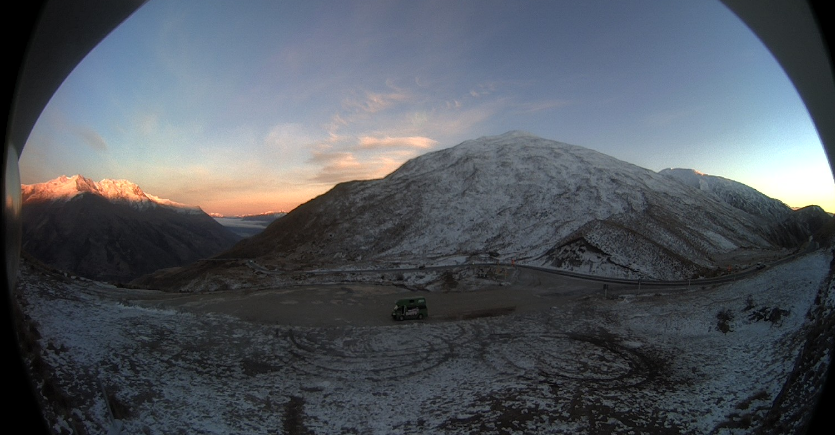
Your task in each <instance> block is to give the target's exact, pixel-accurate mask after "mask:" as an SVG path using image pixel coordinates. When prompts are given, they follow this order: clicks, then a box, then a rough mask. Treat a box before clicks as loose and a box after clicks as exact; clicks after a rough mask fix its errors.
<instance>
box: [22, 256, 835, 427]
mask: <svg viewBox="0 0 835 435" xmlns="http://www.w3.org/2000/svg"><path fill="white" fill-rule="evenodd" d="M831 258H832V257H831V255H830V254H829V253H825V252H818V253H815V254H812V255H809V256H806V257H803V258H800V259H797V260H795V261H793V262H791V263H789V264H786V265H781V266H777V267H774V268H769V269H767V270H764V271H763V272H762V273H760V274H757V275H755V276H753V277H751V278H749V279H746V280H744V281H740V282H736V283H732V284H728V285H723V286H718V287H715V288H709V289H704V290H694V291H690V292H685V293H682V294H666V295H639V296H635V297H631V298H620V299H602V298H600V297H599V296H594V297H588V298H585V299H582V300H579V301H575V302H571V303H565V304H561V305H558V306H553V307H551V308H550V309H546V310H544V311H542V312H539V313H532V314H524V315H521V314H516V315H509V316H500V317H492V318H481V319H476V320H471V321H459V322H447V323H420V322H413V323H404V324H396V325H393V326H386V327H322V328H316V327H307V328H302V327H295V328H293V327H288V326H282V325H260V324H254V323H249V322H245V321H241V320H238V319H236V318H232V317H226V316H221V315H204V316H197V315H194V314H190V313H186V312H180V311H175V310H156V309H147V308H139V307H136V306H133V305H131V304H130V302H129V300H128V299H129V298H128V296H127V295H126V294H125V293H120V294H119V297H115V296H114V297H108V296H102V295H101V294H100V292H101V289H98V288H97V286H98V285H99V284H98V283H95V282H79V281H67V282H65V281H62V280H59V279H56V278H53V277H49V276H44V275H38V274H37V273H32V271H31V270H30V266H26V265H24V267H22V273H21V276H20V279H19V281H20V286H19V288H18V291H19V299H20V300H21V305H22V306H23V312H24V313H25V314H26V315H27V316H28V318H29V319H30V325H31V327H29V328H26V329H25V331H27V333H28V334H27V337H28V338H27V340H28V341H29V343H30V344H32V345H33V346H34V347H35V349H36V357H35V358H34V359H33V360H32V361H35V360H37V361H39V362H38V363H37V364H32V366H33V367H34V368H35V371H36V374H37V375H38V376H40V377H42V378H43V379H45V380H42V381H41V385H42V388H41V391H42V393H43V394H45V396H47V398H48V399H49V400H50V405H49V410H48V414H49V421H50V423H51V425H52V426H53V427H54V428H55V429H56V431H57V432H62V433H69V432H70V431H71V430H73V428H79V427H81V428H83V429H84V430H85V431H87V432H88V433H107V432H108V430H109V429H111V428H112V427H121V428H122V429H123V433H143V432H144V433H153V434H156V433H160V434H162V433H275V432H279V433H289V432H294V431H297V433H299V432H304V430H310V431H312V432H314V433H334V432H351V431H354V432H359V433H422V432H445V433H472V432H483V433H502V432H511V433H513V432H516V433H531V432H539V433H542V432H551V433H553V432H571V433H597V432H628V431H629V430H635V431H639V432H650V433H659V432H672V433H675V432H685V433H710V432H714V431H715V432H722V433H748V432H751V431H752V430H753V429H755V428H756V427H758V426H759V425H761V424H763V422H764V416H765V415H766V414H767V413H768V410H769V409H770V407H771V403H773V402H774V401H775V400H776V398H777V396H778V395H779V393H780V391H781V389H782V388H783V385H784V384H785V382H786V380H787V378H788V377H789V374H790V371H791V370H792V367H793V366H794V364H795V361H796V360H797V356H798V354H799V352H800V349H801V347H802V346H803V343H804V334H805V331H806V328H807V327H808V322H807V317H806V315H807V312H809V311H810V309H812V308H814V307H816V306H819V305H820V304H829V307H830V313H831V306H832V305H833V302H835V301H833V296H832V292H831V291H829V292H828V293H827V291H828V290H829V289H831V286H832V283H831V282H828V281H827V280H828V273H829V264H830V261H831ZM821 290H823V294H822V296H823V297H822V298H820V299H819V300H818V301H817V302H816V297H817V296H818V293H819V291H821ZM473 294H474V295H476V296H475V297H477V292H474V293H473ZM548 303H549V302H548V300H547V299H545V300H543V304H548ZM825 363H826V364H828V363H829V361H828V360H827V361H826V362H825ZM108 404H109V405H110V407H111V409H112V414H113V416H114V419H115V420H111V417H110V412H108V408H107V406H108Z"/></svg>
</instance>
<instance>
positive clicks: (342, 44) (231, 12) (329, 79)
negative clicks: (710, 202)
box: [20, 0, 835, 215]
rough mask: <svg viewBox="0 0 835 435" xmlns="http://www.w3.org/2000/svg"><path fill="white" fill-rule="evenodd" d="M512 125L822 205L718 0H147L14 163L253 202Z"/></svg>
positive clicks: (259, 204)
mask: <svg viewBox="0 0 835 435" xmlns="http://www.w3.org/2000/svg"><path fill="white" fill-rule="evenodd" d="M510 130H523V131H528V132H530V133H533V134H535V135H538V136H541V137H543V138H546V139H551V140H555V141H559V142H565V143H570V144H573V145H579V146H583V147H587V148H590V149H593V150H596V151H599V152H602V153H605V154H608V155H611V156H613V157H615V158H618V159H621V160H624V161H626V162H629V163H633V164H636V165H638V166H641V167H644V168H647V169H650V170H653V171H658V170H661V169H664V168H670V167H673V168H691V169H695V170H698V171H701V172H703V173H706V174H710V175H717V176H721V177H725V178H729V179H732V180H735V181H739V182H741V183H745V184H747V185H749V186H751V187H753V188H755V189H757V190H759V191H760V192H762V193H764V194H766V195H768V196H771V197H774V198H777V199H779V200H781V201H783V202H785V203H786V204H787V205H789V206H792V207H803V206H806V205H812V204H814V205H820V206H821V207H823V208H824V209H825V210H827V211H829V212H835V183H833V178H832V173H831V171H830V167H829V165H828V163H827V160H826V157H825V155H824V153H823V149H822V146H821V143H820V139H819V138H818V136H817V133H816V131H815V127H814V125H813V123H812V121H811V119H810V117H809V115H808V113H807V111H806V109H805V107H804V106H803V103H802V101H801V100H800V98H799V96H798V95H797V92H796V91H795V89H794V87H793V85H792V84H791V82H790V81H789V79H788V78H787V77H786V75H785V73H784V72H783V71H782V69H781V68H780V66H779V65H778V64H777V62H776V61H775V60H774V58H773V57H772V56H771V54H770V53H769V52H768V51H767V50H766V48H765V47H764V46H763V45H762V43H761V42H760V41H759V40H758V39H757V38H756V37H755V36H754V35H753V33H752V32H751V31H750V30H749V29H748V28H747V27H745V25H744V24H743V23H742V22H741V21H740V20H739V19H738V18H737V17H736V16H735V15H733V13H731V12H730V11H729V10H728V9H727V8H726V7H725V6H724V5H722V4H721V3H720V2H719V1H703V2H668V1H661V0H658V1H648V0H647V1H637V2H609V1H602V0H601V1H586V2H574V1H553V2H539V1H517V2H510V1H492V0H488V1H481V2H463V1H462V2H448V1H397V0H395V1H316V0H314V1H306V2H273V1H245V2H224V1H173V0H150V1H149V2H148V3H147V4H145V5H144V6H142V7H141V8H140V9H139V10H138V11H137V12H136V13H135V14H134V15H133V16H131V17H130V18H128V19H127V20H126V21H125V22H124V23H123V24H122V25H121V26H119V27H118V28H116V29H115V30H114V31H113V33H111V35H109V36H108V37H107V38H105V40H104V41H102V43H101V44H100V45H99V46H98V47H96V48H95V49H94V50H93V51H92V52H91V53H90V54H89V55H88V56H87V57H86V58H85V59H84V60H83V61H82V62H81V63H80V64H79V65H78V67H77V68H76V69H75V70H74V71H73V73H72V74H71V75H70V76H69V77H68V78H67V80H66V81H65V82H64V84H63V85H62V86H61V87H60V88H59V90H58V91H57V92H56V93H55V95H54V96H53V98H52V100H51V101H50V103H49V104H48V105H47V107H46V108H45V110H44V112H43V114H42V115H41V117H40V119H39V120H38V122H37V124H36V125H35V128H34V129H33V131H32V134H31V135H30V137H29V140H28V142H27V144H26V146H25V148H24V151H23V154H22V157H21V160H20V171H21V181H22V182H23V183H24V184H34V183H40V182H45V181H47V180H51V179H54V178H57V177H59V176H61V175H66V176H71V175H75V174H81V175H83V176H85V177H87V178H90V179H94V180H101V179H105V178H109V179H127V180H130V181H132V182H134V183H136V184H138V185H139V186H140V187H141V188H142V189H143V190H144V191H146V192H148V193H150V194H153V195H156V196H159V197H161V198H166V199H170V200H172V201H176V202H180V203H185V204H190V205H196V206H200V207H201V208H202V209H203V210H204V211H206V212H210V213H219V214H223V215H242V214H257V213H263V212H266V211H290V210H292V209H293V208H295V207H296V206H298V205H299V204H301V203H304V202H306V201H308V200H310V199H312V198H314V197H315V196H317V195H321V194H323V193H325V192H326V191H328V190H329V189H330V188H332V187H333V186H334V185H335V184H337V183H339V182H344V181H351V180H362V179H376V178H382V177H384V176H385V175H387V174H389V173H391V172H392V171H394V170H396V169H397V168H398V167H399V166H400V165H402V164H403V163H404V162H405V161H407V160H409V159H411V158H414V157H417V156H419V155H422V154H425V153H427V152H431V151H435V150H439V149H443V148H447V147H451V146H454V145H457V144H458V143H460V142H463V141H465V140H469V139H476V138H479V137H482V136H491V135H497V134H502V133H505V132H507V131H510Z"/></svg>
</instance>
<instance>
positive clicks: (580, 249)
mask: <svg viewBox="0 0 835 435" xmlns="http://www.w3.org/2000/svg"><path fill="white" fill-rule="evenodd" d="M752 190H753V189H752ZM776 246H777V245H776V243H775V241H774V240H773V237H772V234H771V230H770V229H765V228H763V226H762V223H761V222H760V221H759V220H757V219H752V217H751V215H750V214H749V213H746V212H743V211H742V210H740V209H739V208H735V207H731V206H729V205H728V204H727V203H726V202H724V201H721V200H719V199H717V198H716V197H715V196H714V195H711V194H708V193H706V192H704V191H702V190H699V189H698V188H695V187H691V186H688V185H687V184H685V183H680V182H678V181H675V180H674V179H671V178H670V177H669V176H667V175H664V174H659V173H656V172H653V171H650V170H647V169H644V168H640V167H638V166H635V165H632V164H629V163H626V162H623V161H620V160H617V159H615V158H612V157H609V156H607V155H604V154H601V153H599V152H596V151H593V150H590V149H586V148H582V147H578V146H573V145H568V144H564V143H560V142H555V141H551V140H546V139H543V138H539V137H536V136H533V135H531V134H528V133H523V132H509V133H506V134H503V135H500V136H494V137H484V138H480V139H476V140H471V141H466V142H464V143H462V144H460V145H458V146H455V147H452V148H448V149H444V150H441V151H437V152H433V153H429V154H426V155H423V156H420V157H417V158H415V159H412V160H410V161H408V162H406V163H405V164H404V165H403V166H402V167H401V168H399V169H398V170H397V171H395V172H393V173H392V174H390V175H389V176H387V177H385V178H383V179H380V180H372V181H357V182H349V183H343V184H340V185H337V186H336V187H334V189H332V190H331V191H330V192H328V193H326V194H324V195H322V196H320V197H318V198H315V199H314V200H312V201H310V202H308V203H306V204H303V205H302V206H300V207H298V208H297V209H296V210H294V211H292V212H291V213H289V214H288V215H287V216H285V217H284V218H282V219H281V220H279V221H277V222H275V223H274V224H273V225H271V226H270V227H269V228H268V229H267V230H266V231H264V232H263V233H262V234H260V235H258V236H256V237H254V238H252V239H250V240H248V241H245V242H242V243H240V244H239V245H237V246H236V248H235V249H233V251H232V252H230V253H228V255H229V256H237V257H240V256H244V257H263V259H262V261H264V262H265V264H269V263H270V261H272V262H273V263H276V264H277V263H282V262H293V263H295V264H318V265H325V264H328V265H339V264H356V263H358V262H369V261H384V262H385V261H389V262H390V261H397V260H403V259H407V260H416V261H420V259H431V258H433V257H444V256H467V255H474V254H481V253H487V252H493V253H495V254H498V257H499V258H501V259H503V260H509V259H511V258H515V259H516V260H517V261H521V262H524V263H527V264H535V265H547V266H553V267H558V268H562V269H568V270H575V271H579V272H584V273H591V274H601V275H610V276H626V277H635V278H637V277H647V278H661V279H664V278H666V279H681V278H689V277H693V276H698V275H700V274H704V273H709V272H710V270H711V269H713V268H714V267H715V266H716V261H715V256H717V255H722V254H726V253H728V252H732V251H734V250H737V249H741V248H745V249H751V248H753V249H774V248H776Z"/></svg>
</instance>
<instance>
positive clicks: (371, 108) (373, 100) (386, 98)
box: [344, 91, 410, 113]
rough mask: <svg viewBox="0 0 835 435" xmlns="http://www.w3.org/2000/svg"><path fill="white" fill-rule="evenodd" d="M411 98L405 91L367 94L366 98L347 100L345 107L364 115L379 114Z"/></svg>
mask: <svg viewBox="0 0 835 435" xmlns="http://www.w3.org/2000/svg"><path fill="white" fill-rule="evenodd" d="M409 97H410V96H409V94H408V93H406V92H403V91H396V92H389V93H378V92H366V93H365V96H364V98H349V99H346V100H345V102H344V106H345V108H346V109H350V110H354V111H358V112H362V113H377V112H379V111H381V110H384V109H387V108H389V107H392V106H393V105H394V104H395V103H402V102H405V101H408V100H409Z"/></svg>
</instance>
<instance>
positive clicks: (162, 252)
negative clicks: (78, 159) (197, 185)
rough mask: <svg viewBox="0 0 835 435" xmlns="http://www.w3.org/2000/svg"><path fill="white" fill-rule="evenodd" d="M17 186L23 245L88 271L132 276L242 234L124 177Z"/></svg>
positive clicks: (61, 265) (206, 253) (43, 257)
mask: <svg viewBox="0 0 835 435" xmlns="http://www.w3.org/2000/svg"><path fill="white" fill-rule="evenodd" d="M21 191H22V197H23V198H22V199H23V201H22V202H23V207H22V217H23V249H24V251H26V252H28V253H29V254H31V255H32V256H34V257H35V258H37V259H39V260H40V261H42V262H44V263H46V264H48V265H50V266H52V267H55V268H58V269H61V270H64V271H67V272H70V273H74V274H78V275H81V276H85V277H88V278H94V279H101V280H115V281H129V280H131V279H133V278H135V277H137V276H139V275H142V274H146V273H149V272H152V271H154V270H157V269H160V268H166V267H173V266H181V265H184V264H188V263H190V262H193V261H195V260H198V259H201V258H207V257H210V256H212V255H215V254H217V253H219V252H221V251H223V250H225V249H228V248H229V247H230V246H232V244H234V243H235V242H236V241H237V240H239V239H240V237H237V236H236V235H234V234H233V233H231V232H230V231H228V230H227V229H226V228H224V227H223V226H221V225H220V224H218V223H217V222H216V221H215V220H214V219H212V218H211V217H209V216H208V215H207V214H206V213H204V212H203V211H202V210H201V209H200V208H199V207H194V206H187V205H184V204H180V203H177V202H174V201H170V200H167V199H161V198H159V197H156V196H154V195H150V194H147V193H145V192H143V191H142V189H141V188H139V186H137V185H136V184H134V183H132V182H130V181H127V180H102V181H100V182H93V181H91V180H89V179H87V178H85V177H83V176H81V175H75V176H73V177H65V176H62V177H59V178H56V179H54V180H50V181H47V182H45V183H39V184H32V185H22V186H21Z"/></svg>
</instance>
